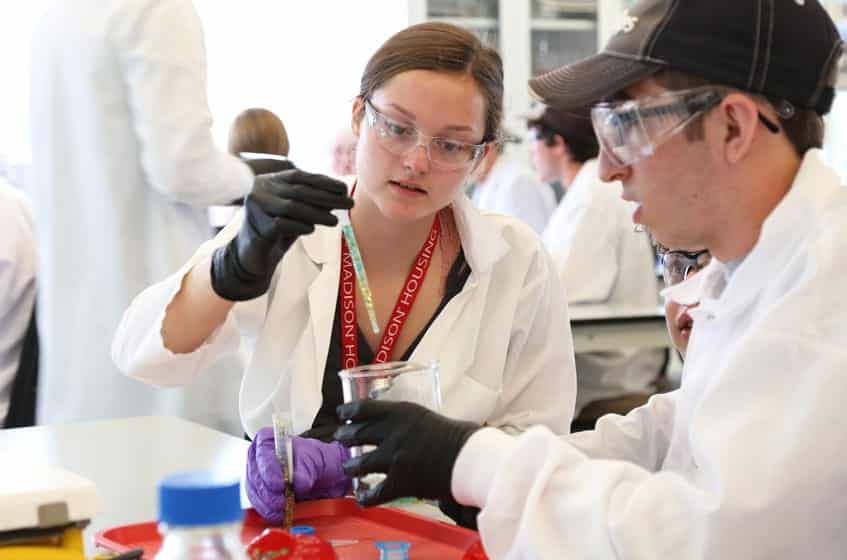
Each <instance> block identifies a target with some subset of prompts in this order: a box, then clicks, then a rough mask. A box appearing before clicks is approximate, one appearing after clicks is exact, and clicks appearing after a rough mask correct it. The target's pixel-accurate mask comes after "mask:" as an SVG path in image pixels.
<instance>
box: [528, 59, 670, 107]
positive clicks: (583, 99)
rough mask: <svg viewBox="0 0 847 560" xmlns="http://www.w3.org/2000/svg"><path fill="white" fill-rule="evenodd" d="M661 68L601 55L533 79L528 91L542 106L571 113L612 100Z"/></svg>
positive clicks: (653, 64) (655, 65)
mask: <svg viewBox="0 0 847 560" xmlns="http://www.w3.org/2000/svg"><path fill="white" fill-rule="evenodd" d="M662 67H663V66H662V64H659V63H655V62H643V61H639V60H632V59H627V58H621V57H617V56H613V55H610V54H608V53H598V54H595V55H594V56H590V57H588V58H585V59H583V60H580V61H579V62H574V63H573V64H569V65H567V66H562V67H561V68H557V69H555V70H551V71H550V72H547V73H546V74H541V75H540V76H536V77H534V78H531V79H530V80H529V91H530V93H531V94H532V95H533V96H534V97H535V98H536V99H538V100H539V101H541V102H542V103H546V104H547V105H550V106H552V107H556V108H558V109H562V110H565V111H568V110H573V109H577V108H580V107H585V106H588V105H591V104H593V103H596V102H597V101H600V100H601V99H605V98H608V97H611V96H612V95H614V94H616V93H617V92H619V91H621V90H622V89H625V88H627V87H628V86H630V85H632V84H634V83H635V82H637V81H638V80H640V79H642V78H645V77H647V76H650V75H651V74H655V73H656V72H658V71H659V70H661V69H662Z"/></svg>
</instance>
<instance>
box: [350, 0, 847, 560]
mask: <svg viewBox="0 0 847 560" xmlns="http://www.w3.org/2000/svg"><path fill="white" fill-rule="evenodd" d="M627 15H628V17H627V20H626V23H625V25H624V26H623V28H622V30H621V31H620V32H619V33H618V34H617V35H615V36H614V37H613V38H612V39H611V40H610V42H609V44H608V46H607V47H606V49H605V50H604V51H603V52H602V53H600V54H598V55H596V56H594V57H592V58H590V59H588V60H586V61H582V62H578V63H575V64H573V65H570V66H568V67H564V68H561V69H558V70H556V71H554V72H552V73H550V74H547V75H544V76H541V77H539V78H536V79H534V80H532V81H531V87H532V88H533V91H534V92H535V94H536V95H537V96H539V97H541V98H543V99H544V100H545V101H546V102H547V103H549V104H554V105H557V106H560V107H562V108H565V109H566V108H569V107H575V106H579V105H585V104H586V103H591V102H597V101H600V100H603V99H606V100H615V102H613V104H611V105H600V106H597V107H595V109H594V120H595V129H596V130H597V132H598V136H599V137H600V139H601V145H602V147H603V153H602V154H601V157H600V174H601V177H602V178H603V179H605V180H620V181H621V182H622V183H623V186H624V188H623V196H624V198H625V199H627V200H631V201H634V202H636V203H637V204H638V209H637V210H636V211H635V213H634V214H633V219H634V221H635V222H637V223H639V224H643V225H644V226H645V227H647V228H649V229H650V230H652V231H653V233H654V234H655V236H656V238H657V240H658V241H659V242H660V243H662V244H663V245H666V246H669V247H677V248H683V249H687V250H695V249H698V248H706V249H708V250H709V251H710V253H711V254H712V257H713V258H712V262H711V263H710V264H709V266H708V267H707V268H706V269H704V270H703V271H701V272H700V273H699V274H697V275H695V276H693V277H691V278H689V280H688V281H686V282H682V283H680V284H678V285H677V286H674V287H673V288H672V289H670V290H669V291H668V294H669V295H670V297H671V298H672V299H674V300H676V301H678V302H681V303H693V302H695V301H699V306H698V307H697V308H696V309H693V310H692V311H691V312H690V313H691V315H692V317H693V318H694V321H695V324H696V328H695V329H694V332H693V336H692V340H691V344H690V345H689V347H688V352H687V355H686V362H685V370H684V377H683V379H684V382H683V385H682V388H681V389H680V390H678V391H675V392H673V393H670V394H663V395H656V396H654V397H652V398H651V399H650V402H649V403H648V404H647V405H646V406H644V407H641V408H639V409H637V410H635V411H633V412H632V413H630V414H629V415H627V416H626V417H619V416H607V417H605V418H604V419H601V420H600V422H599V423H598V428H597V430H595V431H594V432H585V433H583V434H576V435H571V436H570V437H568V438H559V437H556V436H554V435H553V434H552V433H550V432H549V431H547V430H545V429H543V428H535V429H532V430H529V431H528V432H526V433H524V434H522V435H521V436H519V437H509V436H507V435H505V434H503V433H501V432H498V431H496V430H491V429H487V428H482V429H479V427H477V426H473V425H469V424H463V423H460V422H455V421H452V420H448V419H446V418H444V417H441V416H438V415H436V414H435V413H432V412H429V411H424V410H421V409H419V408H414V407H412V406H410V405H408V404H398V403H384V402H369V401H362V402H358V403H353V404H352V405H346V406H344V407H342V408H341V409H340V411H339V412H340V415H341V417H342V419H345V420H346V419H352V420H353V424H351V425H348V426H344V427H342V428H341V429H339V431H338V433H337V436H338V437H339V438H340V439H341V440H342V441H344V442H347V443H351V444H352V443H355V444H360V443H369V444H376V445H378V446H379V447H378V449H377V450H376V451H375V452H373V453H371V454H370V455H364V456H363V457H360V458H357V459H354V460H351V461H350V462H349V463H348V464H347V472H348V473H349V474H352V475H360V474H363V473H367V472H371V471H377V470H379V471H382V472H387V473H388V477H387V478H386V480H385V482H384V484H383V485H382V486H381V487H378V488H377V489H376V491H375V492H374V494H373V495H370V496H368V497H366V498H365V499H364V500H363V501H364V502H365V503H379V502H382V501H384V500H389V499H392V498H394V497H396V496H399V495H402V494H417V495H427V496H439V497H441V496H449V495H451V494H452V496H453V497H454V498H455V499H456V500H457V501H458V502H459V503H462V504H465V505H475V506H479V507H481V508H482V512H481V514H480V515H479V518H478V522H479V528H480V533H481V535H482V540H483V543H484V545H485V548H486V550H487V551H488V554H489V556H490V557H492V558H562V557H573V558H588V557H591V558H629V559H636V558H637V559H641V558H645V559H646V558H704V559H705V558H839V557H842V556H843V554H844V550H847V532H845V531H844V520H845V519H847V500H844V499H843V496H842V495H843V490H844V488H845V486H847V468H845V466H844V461H843V459H842V457H843V455H844V450H845V449H847V432H845V430H844V429H843V428H842V425H843V424H844V421H845V414H847V413H845V409H844V404H843V395H844V394H845V393H847V376H845V371H847V351H845V348H847V330H845V328H844V323H845V319H847V299H845V298H844V294H843V289H842V288H841V276H842V270H843V260H844V255H845V254H847V190H845V189H844V187H843V186H841V185H840V184H839V180H838V178H837V176H836V175H835V173H834V172H833V171H832V170H831V169H829V168H827V167H826V166H825V164H824V163H823V162H822V161H821V157H820V152H819V151H818V150H817V149H815V148H817V147H818V146H820V143H821V137H822V127H823V125H822V121H821V118H820V117H821V115H823V114H825V113H827V112H828V111H829V109H830V106H831V102H832V98H833V96H834V88H833V83H834V77H835V68H836V64H837V63H838V59H839V57H840V54H841V50H842V48H843V45H842V43H841V40H840V39H839V38H838V34H837V32H836V29H835V26H834V25H833V23H832V20H831V19H830V18H829V16H828V15H827V14H826V12H825V11H824V9H823V8H822V7H821V6H820V4H819V3H818V2H817V1H814V0H770V1H755V2H752V1H751V2H738V1H737V0H710V1H709V2H702V1H696V0H677V1H671V0H642V1H640V2H638V3H636V4H635V5H634V6H633V7H632V9H630V10H629V12H628V14H627ZM695 84H697V85H701V84H702V85H704V86H705V87H704V88H703V89H698V90H694V91H691V89H692V88H693V86H694V85H695ZM677 90H683V91H677Z"/></svg>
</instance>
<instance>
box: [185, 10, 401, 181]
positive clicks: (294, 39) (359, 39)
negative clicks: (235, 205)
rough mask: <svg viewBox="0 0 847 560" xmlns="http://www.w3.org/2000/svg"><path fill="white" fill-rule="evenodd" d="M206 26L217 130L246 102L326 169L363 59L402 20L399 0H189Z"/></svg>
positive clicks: (220, 133) (297, 153) (302, 160)
mask: <svg viewBox="0 0 847 560" xmlns="http://www.w3.org/2000/svg"><path fill="white" fill-rule="evenodd" d="M195 4H196V6H197V10H198V12H199V13H200V16H201V18H202V20H203V25H204V28H205V32H206V47H207V51H208V59H209V103H210V105H211V108H212V114H213V115H214V117H215V124H214V134H215V138H216V139H217V140H218V142H219V143H220V144H221V145H222V146H225V145H226V137H227V132H228V130H229V125H230V124H231V122H232V119H233V118H234V117H235V115H237V114H238V113H239V112H240V111H241V110H243V109H246V108H248V107H264V108H267V109H270V110H272V111H274V112H275V113H276V114H277V115H279V117H280V118H281V119H282V121H283V123H285V127H286V129H287V131H288V135H289V139H290V141H291V153H290V156H291V159H292V160H293V161H294V162H295V163H296V164H297V165H298V166H299V167H302V168H304V169H307V170H315V171H327V170H328V162H329V144H330V142H331V141H332V138H333V136H334V135H335V133H336V131H337V130H339V129H340V128H341V127H342V126H349V123H350V105H351V102H352V100H353V98H354V97H355V96H356V94H357V93H358V90H359V87H358V86H359V78H360V76H361V73H362V70H363V69H364V67H365V63H366V62H367V60H368V58H369V57H370V55H371V54H373V52H374V51H375V50H376V49H377V48H378V47H379V45H380V44H381V43H382V42H383V41H385V39H387V38H388V36H389V35H391V34H393V33H395V32H397V31H399V30H400V29H402V28H404V27H405V26H406V25H407V21H408V4H407V3H406V2H402V1H399V0H369V1H368V2H367V3H366V4H365V3H360V2H351V1H349V0H323V1H321V2H301V1H299V0H285V1H280V0H239V1H238V2H221V1H220V0H195Z"/></svg>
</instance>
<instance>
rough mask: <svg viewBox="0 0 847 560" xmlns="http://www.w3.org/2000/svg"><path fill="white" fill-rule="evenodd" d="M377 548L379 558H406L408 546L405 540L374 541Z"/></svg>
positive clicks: (405, 559)
mask: <svg viewBox="0 0 847 560" xmlns="http://www.w3.org/2000/svg"><path fill="white" fill-rule="evenodd" d="M374 546H376V547H377V548H378V549H379V560H408V558H409V547H410V546H411V545H410V544H409V543H408V542H406V541H374Z"/></svg>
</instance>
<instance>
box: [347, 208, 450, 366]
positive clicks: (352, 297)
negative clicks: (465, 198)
mask: <svg viewBox="0 0 847 560" xmlns="http://www.w3.org/2000/svg"><path fill="white" fill-rule="evenodd" d="M440 232H441V228H440V227H439V221H438V216H436V217H435V219H434V220H433V221H432V228H431V229H430V230H429V236H428V237H427V238H426V241H424V244H423V246H422V247H421V250H420V251H419V252H418V257H417V258H416V259H415V263H414V265H412V270H410V271H409V276H408V277H407V278H406V282H405V283H404V284H403V289H402V290H401V291H400V295H399V296H397V303H396V304H394V311H392V312H391V318H390V319H389V320H388V324H387V325H386V326H385V328H384V329H383V333H382V342H380V344H379V349H378V350H377V352H376V354H375V355H374V363H375V364H382V363H385V362H388V361H389V360H391V353H392V351H393V350H394V345H395V344H397V339H398V338H399V336H400V331H401V330H402V329H403V325H405V324H406V319H408V317H409V312H410V311H411V310H412V305H413V304H414V303H415V299H416V298H417V297H418V292H420V290H421V286H422V285H423V282H424V278H426V272H427V270H429V265H430V263H431V262H432V255H433V254H434V253H435V247H436V245H437V244H438V236H439V234H440ZM338 291H339V297H340V298H341V356H342V359H341V365H342V368H343V369H350V368H352V367H356V366H358V365H359V338H358V335H357V330H356V327H357V324H358V323H357V322H356V273H355V270H354V269H353V259H352V257H350V250H349V249H348V248H347V242H346V241H345V240H344V237H342V238H341V279H340V281H339V283H338Z"/></svg>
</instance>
